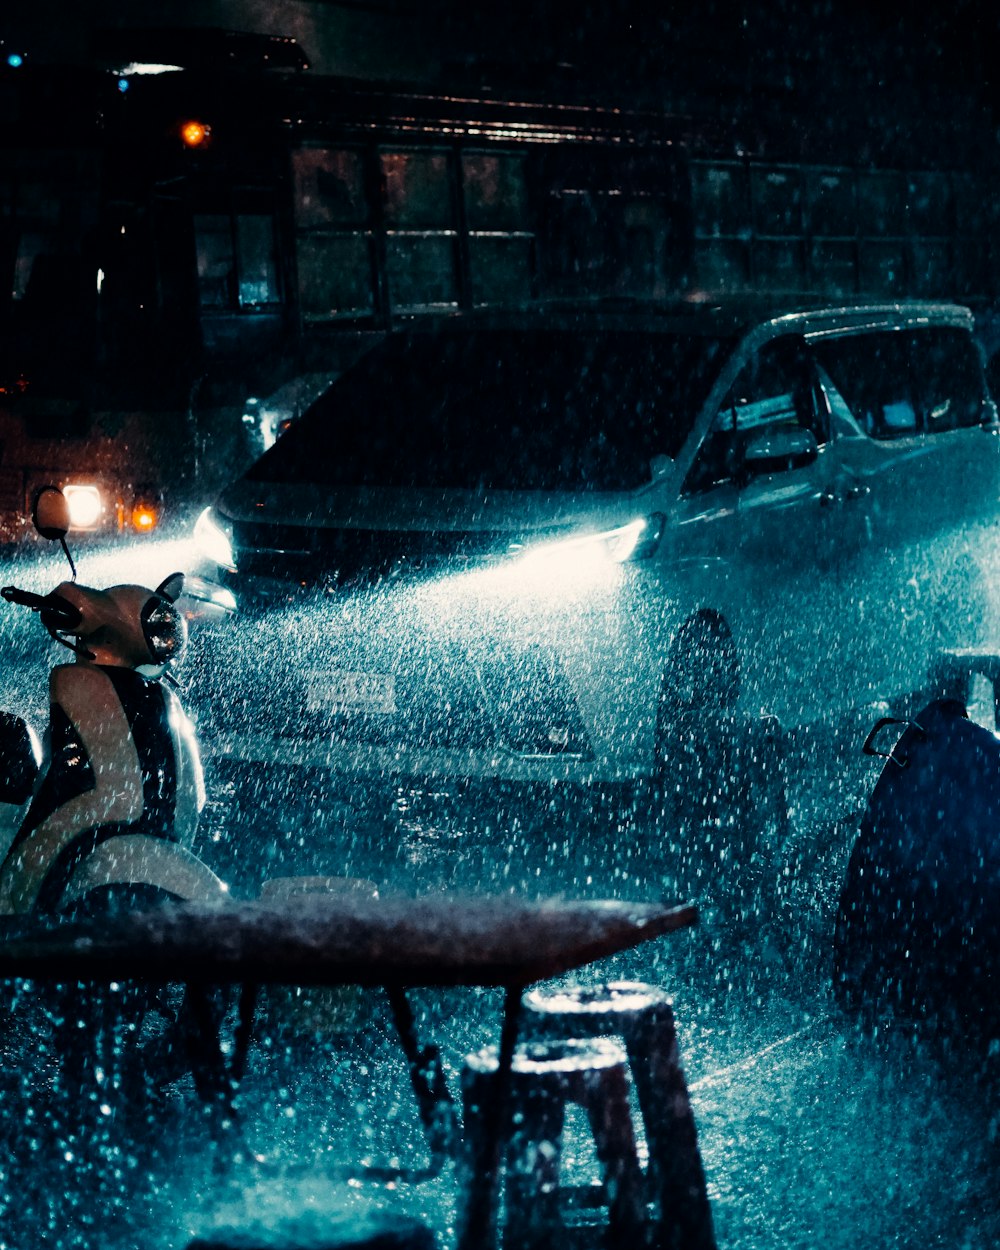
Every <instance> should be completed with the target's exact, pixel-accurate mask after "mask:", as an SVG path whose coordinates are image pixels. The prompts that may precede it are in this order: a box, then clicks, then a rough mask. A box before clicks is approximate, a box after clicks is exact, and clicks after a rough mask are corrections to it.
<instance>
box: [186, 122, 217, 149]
mask: <svg viewBox="0 0 1000 1250" xmlns="http://www.w3.org/2000/svg"><path fill="white" fill-rule="evenodd" d="M210 133H211V130H210V128H209V127H208V126H206V125H205V123H204V122H196V121H190V122H185V123H184V125H183V126H182V127H181V140H182V141H183V143H184V144H185V145H186V146H187V147H189V148H199V147H201V146H202V144H204V143H206V142H207V140H208V136H209V134H210Z"/></svg>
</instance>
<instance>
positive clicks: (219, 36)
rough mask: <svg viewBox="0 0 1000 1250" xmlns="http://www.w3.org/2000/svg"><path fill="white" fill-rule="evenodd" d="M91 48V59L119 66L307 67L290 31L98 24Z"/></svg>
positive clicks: (206, 67) (197, 67)
mask: <svg viewBox="0 0 1000 1250" xmlns="http://www.w3.org/2000/svg"><path fill="white" fill-rule="evenodd" d="M92 52H93V56H94V58H95V59H96V60H99V61H101V62H102V63H104V64H106V65H107V66H108V68H109V69H115V70H118V71H121V70H122V69H124V68H125V67H126V66H132V67H140V66H143V65H149V66H177V67H179V68H180V69H193V70H215V71H222V70H236V71H240V72H259V71H262V70H295V71H301V70H305V69H308V68H309V61H308V58H307V57H306V55H305V53H304V52H303V50H302V48H301V47H300V46H299V44H298V41H297V40H295V39H292V38H291V37H290V36H284V35H261V34H256V33H254V32H251V31H237V30H223V29H221V28H219V27H215V26H199V27H175V28H171V27H136V28H130V29H121V30H102V31H98V32H97V33H96V34H95V36H94V41H93V49H92ZM132 72H133V73H134V72H136V70H135V69H134V68H133V70H132ZM139 72H141V70H140V71H139Z"/></svg>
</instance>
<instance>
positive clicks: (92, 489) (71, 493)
mask: <svg viewBox="0 0 1000 1250" xmlns="http://www.w3.org/2000/svg"><path fill="white" fill-rule="evenodd" d="M63 494H64V495H65V496H66V503H67V504H68V506H69V521H70V525H71V527H72V528H73V529H75V530H89V529H93V528H94V527H95V526H96V525H97V524H98V522H99V521H100V519H101V513H102V511H103V505H102V503H101V492H100V491H99V490H98V489H97V487H96V486H90V485H87V486H84V485H79V484H76V483H69V484H67V485H66V486H64V487H63Z"/></svg>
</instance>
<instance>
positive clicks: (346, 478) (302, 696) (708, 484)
mask: <svg viewBox="0 0 1000 1250" xmlns="http://www.w3.org/2000/svg"><path fill="white" fill-rule="evenodd" d="M996 435H997V415H996V409H995V407H994V405H993V403H992V401H991V399H990V397H989V395H988V392H987V389H986V386H985V382H984V375H983V365H982V360H981V357H980V354H979V351H978V349H977V347H976V345H975V342H974V340H973V337H972V318H971V315H970V313H969V312H968V310H966V309H964V308H962V307H958V306H952V305H943V304H929V303H920V304H916V303H915V304H904V305H899V304H892V305H885V304H861V303H857V304H850V305H844V306H836V307H831V306H828V305H822V304H818V303H817V304H816V305H815V306H804V305H796V306H791V305H786V306H784V307H781V308H778V309H775V308H774V307H771V308H767V309H765V308H762V307H761V306H760V305H754V304H749V303H745V302H744V303H740V304H738V305H737V304H733V305H725V306H721V305H708V304H703V305H698V304H690V305H685V306H681V307H674V308H664V309H650V308H648V307H646V308H644V309H641V310H639V309H625V310H617V311H609V310H606V309H604V310H602V309H600V308H593V307H587V308H574V309H571V310H566V309H563V310H561V311H560V310H553V309H551V308H548V309H544V310H538V309H535V310H528V311H524V312H521V313H518V314H517V315H505V316H502V317H501V316H498V315H491V316H485V315H484V316H482V317H478V316H455V317H453V318H449V319H445V320H443V321H439V322H434V323H431V324H425V325H420V326H417V325H414V326H413V327H412V328H407V329H404V330H399V331H397V332H394V333H392V334H390V335H389V336H388V337H387V338H386V339H385V340H384V341H383V342H382V343H381V344H380V345H378V346H377V347H375V348H374V349H373V350H372V351H371V352H370V353H368V354H367V355H366V356H364V357H363V358H362V359H361V360H360V361H359V362H358V363H357V364H356V365H355V366H354V367H353V368H352V369H350V370H348V371H347V372H346V373H345V374H344V375H343V376H342V377H341V378H339V379H338V381H337V382H336V383H335V384H334V385H333V386H332V387H331V388H330V389H329V390H328V391H326V393H325V394H324V395H322V396H321V397H320V398H319V399H318V400H317V401H316V402H315V403H314V404H313V405H312V407H311V408H310V409H309V410H308V411H307V412H306V413H305V414H304V415H303V416H302V417H301V418H300V420H299V421H298V422H297V423H296V424H295V425H294V426H293V427H292V428H291V429H290V430H289V431H288V432H287V433H286V434H285V435H284V436H283V437H282V438H281V439H280V440H279V441H278V443H277V444H276V445H275V446H274V447H273V448H272V449H271V450H270V451H268V452H267V453H266V454H265V455H264V456H262V457H261V459H260V460H258V461H257V462H256V463H255V464H254V465H253V467H252V468H251V469H250V471H249V472H248V473H246V474H245V475H244V476H243V477H242V478H240V479H239V480H238V481H236V482H234V483H233V484H232V485H231V486H230V487H229V488H228V489H227V490H226V491H225V492H224V493H223V494H222V496H221V497H220V499H219V500H218V502H217V503H216V504H215V506H214V508H213V509H211V510H209V512H208V513H206V515H204V516H203V518H202V519H201V521H200V522H199V536H200V537H201V539H202V540H203V546H205V548H206V550H207V551H208V552H209V553H210V554H211V555H212V556H213V557H214V559H215V560H216V562H217V563H218V564H219V566H220V569H221V575H222V577H223V579H224V580H225V582H226V583H227V584H228V585H229V586H230V587H231V589H232V590H233V591H234V593H235V594H236V596H237V600H238V602H239V603H240V607H241V610H242V616H243V619H242V621H240V619H239V616H238V617H237V619H236V622H235V623H234V624H233V626H232V627H231V628H230V630H229V632H228V634H223V635H220V636H219V638H218V639H216V640H215V641H214V643H213V645H214V646H218V647H219V648H221V656H222V659H223V662H222V663H220V662H218V660H219V657H218V656H217V655H216V658H215V659H213V662H212V663H209V664H206V666H205V669H204V673H203V680H204V681H207V682H209V683H211V682H213V681H214V682H215V683H217V684H216V686H215V687H212V686H211V684H209V687H208V697H207V698H206V700H205V706H204V708H203V712H202V719H201V730H202V734H203V736H204V738H205V746H206V749H207V750H208V751H209V752H210V753H215V754H216V755H217V756H221V757H225V758H228V759H230V760H232V761H234V762H236V761H240V762H243V763H247V764H253V763H265V764H268V765H271V764H274V763H283V764H287V765H290V766H294V767H302V766H312V767H315V768H317V769H319V770H321V771H322V772H323V773H324V774H326V775H329V774H331V773H336V774H341V775H346V774H350V775H352V776H355V777H362V778H365V777H367V778H391V777H400V776H420V777H428V776H430V777H450V778H454V777H459V778H471V777H482V778H501V779H508V780H511V781H529V782H530V781H541V782H548V783H551V782H561V781H566V782H581V783H586V784H588V785H589V784H591V783H594V782H597V783H612V782H619V781H635V780H637V779H642V778H656V777H658V776H661V777H662V773H663V771H664V768H665V766H666V765H665V762H666V761H668V760H669V759H670V758H671V749H672V744H673V743H675V741H676V737H677V733H678V725H679V724H680V723H681V721H682V720H684V718H688V719H687V721H686V722H685V723H689V722H690V717H691V715H692V714H694V713H697V712H698V710H699V709H704V710H705V713H706V716H711V715H712V711H713V709H717V708H718V707H720V706H725V707H726V708H727V709H729V710H730V711H732V712H734V714H738V712H739V709H741V708H742V709H745V710H746V712H747V714H748V715H750V716H751V717H757V716H759V714H760V711H761V709H766V710H767V711H768V712H769V713H771V714H773V715H774V716H775V717H777V718H778V720H779V721H780V723H781V724H783V725H785V726H788V727H791V726H801V725H818V724H821V723H822V724H831V723H834V722H836V721H837V720H838V718H841V717H843V716H844V715H845V714H846V713H847V712H848V711H849V710H850V709H851V708H856V707H858V706H859V705H871V704H872V703H879V702H882V703H884V704H886V705H888V706H890V707H892V706H899V700H900V699H904V698H905V697H906V696H907V695H909V694H910V693H911V692H913V691H916V690H919V689H920V688H921V687H922V686H923V684H924V683H925V681H926V675H927V669H928V663H929V660H930V658H931V656H932V654H933V653H934V652H935V651H936V650H937V649H938V648H940V647H942V646H982V645H984V643H986V642H988V641H989V639H990V638H991V636H992V631H993V619H992V596H991V594H990V589H991V587H990V585H989V577H988V565H989V559H990V558H991V552H992V545H993V543H994V539H995V532H996V531H995V524H996V518H997V512H998V497H1000V439H998V438H997V436H996ZM227 648H228V651H227ZM227 655H229V656H231V657H233V660H234V663H235V664H236V665H237V667H236V668H235V669H234V668H233V667H230V666H227V664H226V663H225V657H226V656H227ZM248 655H249V656H256V657H258V658H257V659H256V660H254V661H251V662H252V663H254V664H256V666H257V670H258V673H259V677H260V681H259V684H258V688H257V689H256V691H255V690H254V689H253V688H252V687H251V688H249V689H248V690H247V693H246V695H245V698H243V697H241V699H240V700H238V701H237V700H233V699H232V697H226V696H227V691H228V689H229V686H230V684H231V683H232V682H233V680H234V673H236V672H241V674H242V670H241V669H240V667H239V657H240V656H244V657H245V656H248ZM236 680H237V682H238V683H239V682H244V681H246V680H247V678H246V676H245V674H243V675H241V676H240V677H239V678H238V679H236Z"/></svg>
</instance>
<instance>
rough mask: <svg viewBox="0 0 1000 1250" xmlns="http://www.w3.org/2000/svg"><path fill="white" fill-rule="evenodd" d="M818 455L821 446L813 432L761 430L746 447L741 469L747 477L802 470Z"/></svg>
mask: <svg viewBox="0 0 1000 1250" xmlns="http://www.w3.org/2000/svg"><path fill="white" fill-rule="evenodd" d="M818 455H819V443H817V441H816V436H815V434H813V432H812V431H811V430H806V429H803V428H802V427H801V426H784V427H781V426H779V427H777V428H774V429H770V430H766V429H765V430H760V431H758V432H756V433H755V434H753V435H751V437H750V438H749V439H747V441H746V442H745V443H744V444H743V448H742V451H741V452H740V453H739V455H738V461H739V464H738V467H739V469H740V470H741V471H742V476H743V477H745V478H754V477H762V476H763V475H764V474H766V473H784V472H787V471H788V470H789V469H801V468H804V467H805V466H806V465H807V464H812V462H813V461H814V460H815V459H816V457H817V456H818Z"/></svg>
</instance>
